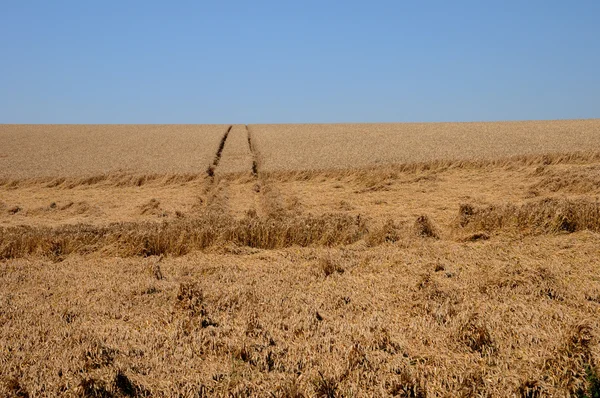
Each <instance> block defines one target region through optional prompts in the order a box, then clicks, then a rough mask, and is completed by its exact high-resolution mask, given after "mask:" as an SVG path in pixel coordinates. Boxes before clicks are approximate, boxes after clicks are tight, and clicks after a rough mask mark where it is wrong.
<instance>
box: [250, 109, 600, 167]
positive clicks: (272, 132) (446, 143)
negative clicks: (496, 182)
mask: <svg viewBox="0 0 600 398" xmlns="http://www.w3.org/2000/svg"><path fill="white" fill-rule="evenodd" d="M251 129H252V131H253V132H255V141H256V146H257V148H259V149H260V154H261V155H262V157H263V158H262V161H263V170H264V171H276V170H295V171H304V170H308V169H330V168H336V169H340V168H356V167H364V166H373V165H380V164H389V163H414V162H431V161H445V160H457V159H465V160H475V159H477V160H481V159H495V158H499V157H507V156H514V155H536V154H537V155H540V154H545V153H553V152H573V151H587V150H589V149H591V148H600V120H599V119H591V120H557V121H523V122H496V123H493V122H487V123H380V124H288V125H277V124H274V125H253V126H251Z"/></svg>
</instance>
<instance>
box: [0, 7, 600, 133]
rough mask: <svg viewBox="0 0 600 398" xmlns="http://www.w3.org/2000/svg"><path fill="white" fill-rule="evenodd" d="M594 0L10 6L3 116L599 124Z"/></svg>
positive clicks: (1, 11)
mask: <svg viewBox="0 0 600 398" xmlns="http://www.w3.org/2000/svg"><path fill="white" fill-rule="evenodd" d="M599 21H600V1H598V0H590V1H585V0H581V1H552V0H550V1H538V0H531V1H526V0H523V1H500V0H495V1H485V0H480V1H410V2H409V1H360V2H359V1H337V2H334V1H294V2H292V1H283V0H281V1H229V2H225V1H223V2H221V1H210V2H209V1H179V2H167V1H163V2H157V1H108V0H105V1H81V0H79V1H60V0H57V1H45V0H44V1H27V0H23V1H8V0H2V4H1V7H0V54H1V60H0V123H285V122H290V123H302V122H395V121H398V122H402V121H471V120H511V119H512V120H514V119H565V118H597V117H600V22H599Z"/></svg>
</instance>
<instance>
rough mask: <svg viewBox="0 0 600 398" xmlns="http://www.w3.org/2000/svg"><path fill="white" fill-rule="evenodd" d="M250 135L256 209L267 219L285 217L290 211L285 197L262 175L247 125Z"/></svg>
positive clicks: (247, 129)
mask: <svg viewBox="0 0 600 398" xmlns="http://www.w3.org/2000/svg"><path fill="white" fill-rule="evenodd" d="M246 132H247V134H248V146H249V147H250V153H251V154H252V170H251V172H252V176H253V178H254V179H255V182H256V183H255V184H254V188H253V191H254V202H255V208H256V210H257V211H258V212H260V215H261V216H265V217H284V216H285V215H286V214H287V213H289V211H288V208H287V207H288V206H286V204H285V201H284V199H283V195H282V194H281V192H280V191H279V189H278V188H277V187H275V186H274V185H273V184H271V183H270V182H269V181H268V180H267V179H268V177H267V176H265V175H264V174H263V173H261V156H260V153H259V151H258V150H257V148H256V145H255V143H254V140H253V138H252V130H251V129H250V127H248V125H246Z"/></svg>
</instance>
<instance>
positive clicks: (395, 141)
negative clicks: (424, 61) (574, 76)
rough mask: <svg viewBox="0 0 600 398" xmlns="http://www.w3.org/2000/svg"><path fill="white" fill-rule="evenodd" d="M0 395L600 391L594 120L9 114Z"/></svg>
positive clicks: (597, 129)
mask: <svg viewBox="0 0 600 398" xmlns="http://www.w3.org/2000/svg"><path fill="white" fill-rule="evenodd" d="M0 165H1V166H2V168H1V169H0V170H1V171H0V396H7V397H11V396H21V397H23V396H28V397H54V396H72V397H127V396H130V397H282V398H288V397H294V398H298V397H365V396H367V397H388V396H398V397H454V396H463V397H471V396H473V397H481V396H485V397H544V396H554V397H597V396H599V394H600V344H599V343H600V342H599V338H600V261H599V260H598V259H600V201H599V198H600V121H599V120H574V121H532V122H494V123H432V124H425V123H423V124H360V125H359V124H351V125H350V124H347V125H343V124H338V125H249V126H244V125H218V126H217V125H214V126H205V125H199V126H192V125H187V126H177V125H173V126H168V125H162V126H150V125H148V126H136V125H131V126H75V125H73V126H15V125H3V126H0Z"/></svg>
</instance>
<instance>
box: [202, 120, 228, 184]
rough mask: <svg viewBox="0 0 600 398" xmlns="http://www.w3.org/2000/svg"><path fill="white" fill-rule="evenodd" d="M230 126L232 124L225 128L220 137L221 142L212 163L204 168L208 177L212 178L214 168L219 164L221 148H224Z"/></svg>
mask: <svg viewBox="0 0 600 398" xmlns="http://www.w3.org/2000/svg"><path fill="white" fill-rule="evenodd" d="M232 128H233V125H230V126H229V127H228V128H227V131H226V132H225V134H224V135H223V137H222V138H221V142H220V143H219V148H218V149H217V153H216V154H215V158H214V160H213V162H212V164H211V165H210V166H208V169H206V174H207V175H208V176H209V177H210V178H213V177H214V176H215V169H216V168H217V166H219V162H220V161H221V155H222V154H223V148H225V142H226V141H227V136H229V133H230V132H231V129H232Z"/></svg>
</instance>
